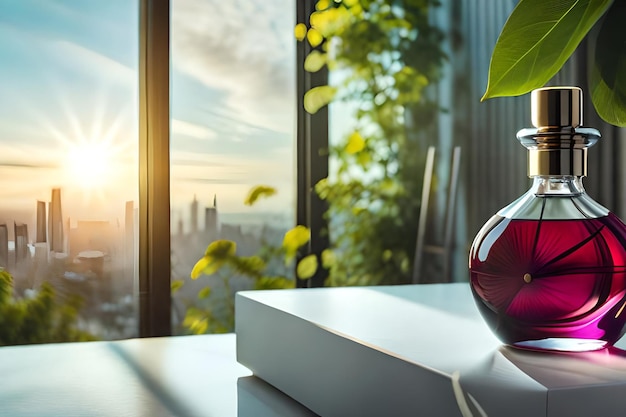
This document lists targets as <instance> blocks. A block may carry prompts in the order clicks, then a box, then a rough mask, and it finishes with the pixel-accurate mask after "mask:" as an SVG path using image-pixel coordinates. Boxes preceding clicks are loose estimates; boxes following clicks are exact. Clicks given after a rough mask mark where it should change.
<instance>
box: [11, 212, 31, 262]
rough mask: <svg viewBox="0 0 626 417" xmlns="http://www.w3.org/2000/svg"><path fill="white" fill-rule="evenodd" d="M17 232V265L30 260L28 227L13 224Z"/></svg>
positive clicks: (21, 224)
mask: <svg viewBox="0 0 626 417" xmlns="http://www.w3.org/2000/svg"><path fill="white" fill-rule="evenodd" d="M13 230H14V232H15V263H16V264H17V263H18V262H20V261H23V260H25V259H27V258H28V226H27V225H26V224H24V223H16V222H13Z"/></svg>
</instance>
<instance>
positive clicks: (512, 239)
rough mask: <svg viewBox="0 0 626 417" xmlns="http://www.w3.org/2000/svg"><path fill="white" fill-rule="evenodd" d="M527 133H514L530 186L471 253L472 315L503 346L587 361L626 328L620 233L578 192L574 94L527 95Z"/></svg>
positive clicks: (585, 142) (582, 171) (620, 227)
mask: <svg viewBox="0 0 626 417" xmlns="http://www.w3.org/2000/svg"><path fill="white" fill-rule="evenodd" d="M532 102H533V125H534V126H535V128H530V129H523V130H521V131H520V132H518V139H520V141H521V142H522V144H523V145H524V146H526V147H527V148H528V150H529V165H528V166H529V176H531V177H533V178H534V180H533V185H532V187H531V188H530V190H528V192H526V193H525V194H524V195H523V196H522V197H520V198H519V199H518V200H517V201H515V202H513V203H512V204H510V205H509V206H507V207H505V208H504V209H502V210H500V211H499V212H498V214H496V215H495V216H494V217H493V218H492V219H491V220H489V221H488V222H487V223H486V224H485V225H484V226H483V228H482V229H481V230H480V231H479V233H478V235H477V236H476V238H475V239H474V243H473V245H472V248H471V251H470V284H471V288H472V293H473V295H474V298H475V300H476V303H477V305H478V308H479V310H480V312H481V314H482V315H483V317H484V318H485V320H486V322H487V323H488V325H489V326H490V327H491V328H492V330H493V331H494V333H495V334H496V335H497V336H498V337H499V338H500V339H501V340H502V341H503V342H504V343H506V344H509V345H512V346H516V347H521V348H528V349H538V350H563V351H584V350H594V349H601V348H603V347H605V346H610V345H612V344H613V343H615V342H616V341H617V340H618V339H619V338H620V337H622V336H623V335H624V332H625V326H626V226H625V225H624V224H623V223H622V222H621V220H620V219H619V218H617V216H615V215H614V214H613V213H610V212H609V211H608V210H607V209H605V208H604V207H602V206H601V205H599V204H598V203H596V202H595V201H593V200H592V199H591V198H590V197H589V196H588V195H587V194H586V193H585V190H584V188H583V185H582V177H583V176H585V175H586V166H587V148H588V147H589V146H591V145H593V144H594V143H595V142H596V141H597V139H598V138H599V137H600V134H599V132H598V131H597V130H595V129H590V128H584V127H580V125H581V124H582V91H581V90H580V89H579V88H573V87H567V88H545V89H539V90H535V91H533V92H532Z"/></svg>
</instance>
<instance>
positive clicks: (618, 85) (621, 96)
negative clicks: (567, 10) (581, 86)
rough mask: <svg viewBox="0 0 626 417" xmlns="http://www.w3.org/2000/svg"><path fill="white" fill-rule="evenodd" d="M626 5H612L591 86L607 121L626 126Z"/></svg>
mask: <svg viewBox="0 0 626 417" xmlns="http://www.w3.org/2000/svg"><path fill="white" fill-rule="evenodd" d="M625 21H626V3H625V2H623V1H619V2H616V3H614V4H613V6H611V8H610V9H609V11H608V13H607V14H606V17H605V18H604V20H603V22H602V26H601V27H600V31H599V32H598V36H597V38H596V42H595V60H594V62H593V67H592V68H591V75H590V79H589V85H590V88H591V100H592V101H593V105H594V107H595V108H596V111H597V112H598V115H600V117H602V119H604V120H605V121H606V122H608V123H611V124H613V125H615V126H622V127H624V126H626V30H624V22H625Z"/></svg>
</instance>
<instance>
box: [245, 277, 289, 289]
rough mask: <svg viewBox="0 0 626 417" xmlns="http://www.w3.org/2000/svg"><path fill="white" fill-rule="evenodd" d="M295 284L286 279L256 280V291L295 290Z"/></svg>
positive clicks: (267, 278) (264, 278)
mask: <svg viewBox="0 0 626 417" xmlns="http://www.w3.org/2000/svg"><path fill="white" fill-rule="evenodd" d="M294 287H295V282H294V281H293V280H292V279H287V278H285V277H261V278H259V279H258V280H256V283H255V285H254V289H255V290H275V289H283V288H294Z"/></svg>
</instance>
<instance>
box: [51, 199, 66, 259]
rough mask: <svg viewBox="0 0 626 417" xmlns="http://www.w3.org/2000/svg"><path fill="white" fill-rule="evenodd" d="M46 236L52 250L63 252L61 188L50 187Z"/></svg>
mask: <svg viewBox="0 0 626 417" xmlns="http://www.w3.org/2000/svg"><path fill="white" fill-rule="evenodd" d="M48 236H49V238H50V250H51V251H52V252H59V253H63V252H65V250H64V248H63V213H62V212H61V189H60V188H53V189H52V201H51V202H50V215H49V216H48Z"/></svg>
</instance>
